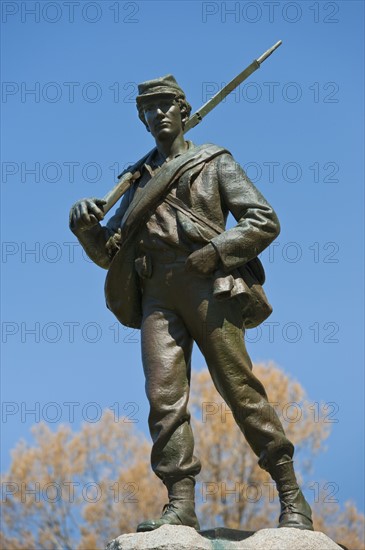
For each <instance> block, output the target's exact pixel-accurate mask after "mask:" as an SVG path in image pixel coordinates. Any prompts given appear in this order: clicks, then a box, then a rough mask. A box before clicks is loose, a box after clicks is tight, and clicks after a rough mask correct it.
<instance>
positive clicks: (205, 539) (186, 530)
mask: <svg viewBox="0 0 365 550" xmlns="http://www.w3.org/2000/svg"><path fill="white" fill-rule="evenodd" d="M341 548H344V547H341V546H339V545H338V544H336V543H335V542H333V541H332V540H331V539H330V538H328V537H327V536H326V535H324V534H323V533H320V532H319V531H302V530H300V529H288V528H284V527H283V528H281V529H262V530H261V531H256V532H254V531H239V530H236V529H225V528H216V529H210V530H208V531H200V532H199V533H198V532H197V531H195V529H192V528H191V527H184V526H175V525H163V526H162V527H159V528H158V529H156V530H155V531H150V532H149V533H130V534H128V535H121V536H120V537H118V538H116V539H114V540H112V541H111V542H109V544H108V545H107V547H106V550H235V549H237V550H238V549H239V550H246V549H247V550H294V549H295V550H341Z"/></svg>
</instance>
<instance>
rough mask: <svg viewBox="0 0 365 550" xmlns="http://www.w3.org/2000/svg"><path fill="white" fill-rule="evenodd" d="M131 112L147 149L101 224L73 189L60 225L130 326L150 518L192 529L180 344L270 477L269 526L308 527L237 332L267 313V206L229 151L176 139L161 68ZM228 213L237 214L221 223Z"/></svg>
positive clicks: (280, 439)
mask: <svg viewBox="0 0 365 550" xmlns="http://www.w3.org/2000/svg"><path fill="white" fill-rule="evenodd" d="M138 90H139V95H138V97H137V108H138V114H139V118H140V119H141V121H142V122H143V124H144V125H145V126H146V128H147V130H148V131H149V132H151V134H152V136H153V138H154V139H155V142H156V148H155V149H153V150H152V151H151V153H150V154H149V155H148V156H147V157H144V159H143V160H142V161H141V163H140V164H139V166H138V171H137V170H136V167H134V169H135V173H136V177H135V178H134V181H133V182H132V184H131V185H130V187H129V189H128V191H127V192H126V193H125V195H124V197H123V199H122V201H121V204H120V206H119V207H118V209H117V210H116V212H115V214H114V215H113V216H112V217H111V219H110V220H109V221H108V223H107V224H106V225H105V226H102V225H101V224H100V221H101V220H102V219H103V217H104V211H103V207H104V205H105V204H106V201H105V200H102V199H83V200H81V201H79V202H77V203H76V204H75V205H74V206H73V207H72V209H71V212H70V228H71V230H72V231H73V233H74V234H75V235H76V236H77V238H78V239H79V241H80V243H81V244H82V246H83V247H84V249H85V251H86V252H87V254H88V255H89V257H90V258H91V259H92V260H93V261H94V262H95V263H96V264H97V265H99V266H101V267H103V268H105V269H108V274H107V278H106V283H105V295H106V301H107V306H108V307H109V309H110V310H111V311H112V312H113V313H114V314H115V315H116V316H117V318H118V319H119V320H120V322H121V323H123V324H125V325H126V326H131V327H137V328H140V330H141V347H142V361H143V368H144V373H145V377H146V393H147V397H148V400H149V403H150V415H149V428H150V432H151V437H152V440H153V447H152V454H151V464H152V468H153V471H154V472H155V474H156V475H157V476H158V477H159V478H160V479H161V480H162V481H163V483H164V485H165V486H166V488H167V492H168V503H167V504H166V505H165V507H164V509H163V511H162V515H161V517H160V518H158V519H151V520H146V521H144V522H142V523H140V524H139V525H138V527H137V531H150V530H153V529H156V528H158V527H160V526H161V525H163V524H166V523H167V524H173V525H187V526H191V527H194V528H195V529H199V522H198V519H197V517H196V514H195V505H194V487H195V476H196V475H197V474H198V473H199V472H200V469H201V464H200V461H199V459H198V458H197V457H196V456H195V455H194V440H193V433H192V430H191V426H190V414H189V411H188V398H189V384H190V369H191V354H192V346H193V342H194V341H195V342H196V343H197V345H198V346H199V348H200V350H201V352H202V354H203V355H204V357H205V359H206V363H207V365H208V369H209V371H210V374H211V377H212V379H213V382H214V384H215V386H216V388H217V390H218V391H219V393H220V394H221V396H222V397H223V399H224V400H225V402H226V403H227V404H228V406H229V407H230V409H231V411H232V413H233V415H234V418H235V420H236V422H237V424H238V426H239V427H240V429H241V431H242V433H243V434H244V435H245V437H246V439H247V441H248V443H249V444H250V446H251V448H252V450H253V451H254V453H255V454H256V455H257V457H258V459H259V464H260V466H261V467H262V468H264V469H265V470H267V471H268V472H269V473H270V475H271V477H272V478H273V480H274V481H275V482H276V485H277V488H278V492H279V498H280V503H281V514H280V518H279V527H295V528H299V529H310V530H312V529H313V525H312V519H311V509H310V506H309V505H308V503H307V502H306V500H305V498H304V496H303V494H302V492H301V490H300V488H299V487H298V484H297V481H296V477H295V473H294V469H293V461H292V457H293V453H294V447H293V445H292V443H291V442H290V441H289V440H288V439H287V438H286V436H285V433H284V430H283V428H282V425H281V423H280V420H279V419H278V417H277V415H276V413H275V411H274V410H273V409H272V407H271V406H270V405H269V404H268V400H267V396H266V393H265V390H264V388H263V386H262V384H261V382H260V381H259V380H258V379H257V378H256V377H255V375H254V374H253V372H252V363H251V360H250V358H249V356H248V354H247V351H246V347H245V342H244V330H245V328H247V327H251V326H257V324H259V323H260V322H262V321H263V320H264V319H265V318H266V317H267V316H268V315H269V314H270V312H271V307H270V305H269V304H268V302H267V298H266V296H265V293H264V292H263V289H262V284H263V282H264V272H263V268H262V266H261V263H260V261H259V260H258V258H257V256H258V254H260V253H261V252H262V251H263V250H264V249H265V248H266V247H267V246H269V244H270V243H271V242H272V241H273V240H274V239H275V238H276V237H277V235H278V234H279V230H280V228H279V221H278V219H277V216H276V214H275V212H274V211H273V209H272V208H271V206H270V205H269V204H268V203H267V201H266V200H265V198H264V197H263V196H262V195H261V193H260V192H259V191H258V190H257V189H256V188H255V186H254V185H253V184H252V182H251V181H250V180H249V179H248V178H247V176H246V174H245V173H244V171H243V170H242V168H241V167H240V166H239V165H238V164H237V163H236V162H235V161H234V159H233V158H232V156H231V154H230V153H229V151H227V150H225V149H224V148H222V147H218V146H216V145H212V144H204V145H200V146H196V145H194V144H193V143H192V142H191V141H186V140H185V139H184V126H185V125H186V123H187V121H188V120H189V115H190V111H191V107H190V105H189V103H188V102H187V100H186V97H185V94H184V92H183V90H182V89H181V88H180V86H179V85H178V83H177V82H176V80H175V78H174V77H173V76H172V75H167V76H164V77H161V78H157V79H155V80H150V81H147V82H144V83H142V84H140V85H139V87H138ZM229 212H231V213H232V214H233V216H234V217H235V219H236V221H237V224H236V226H235V227H233V228H232V229H229V230H226V229H225V224H226V220H227V216H228V214H229Z"/></svg>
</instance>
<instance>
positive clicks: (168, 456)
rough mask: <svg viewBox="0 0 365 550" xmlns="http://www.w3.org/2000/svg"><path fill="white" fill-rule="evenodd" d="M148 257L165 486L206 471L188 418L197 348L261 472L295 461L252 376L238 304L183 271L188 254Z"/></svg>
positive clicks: (154, 418) (155, 424) (156, 429)
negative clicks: (271, 464) (271, 463)
mask: <svg viewBox="0 0 365 550" xmlns="http://www.w3.org/2000/svg"><path fill="white" fill-rule="evenodd" d="M150 257H151V259H152V270H151V271H152V273H150V274H149V278H143V279H141V286H142V310H143V320H142V325H141V347H142V363H143V369H144V374H145V380H146V395H147V398H148V400H149V404H150V413H149V418H148V424H149V429H150V433H151V437H152V442H153V445H152V452H151V466H152V469H153V471H154V472H155V474H156V475H157V476H158V477H159V478H160V479H162V480H163V481H166V480H171V479H181V478H184V477H186V476H196V475H197V474H198V473H199V472H200V469H201V463H200V460H199V459H198V458H197V457H196V456H195V454H194V438H193V433H192V429H191V425H190V413H189V410H188V400H189V389H190V373H191V355H192V348H193V342H194V341H195V342H196V344H197V345H198V347H199V349H200V351H201V353H202V354H203V356H204V358H205V360H206V363H207V366H208V369H209V372H210V375H211V377H212V380H213V383H214V385H215V387H216V389H217V390H218V392H219V394H220V395H221V396H222V398H223V399H224V401H225V402H226V403H227V405H228V406H229V408H230V409H231V411H232V414H233V416H234V419H235V421H236V423H237V424H238V426H239V428H240V429H241V431H242V433H243V434H244V436H245V437H246V440H247V442H248V444H249V445H250V447H251V448H252V450H253V452H254V453H255V454H256V455H257V456H258V457H259V464H260V466H261V467H262V468H265V469H266V467H265V466H266V464H267V461H268V460H269V459H270V458H271V457H272V456H273V455H274V454H275V455H277V456H280V455H282V454H284V453H285V454H288V455H289V456H293V453H294V447H293V445H292V443H291V442H290V441H289V440H288V439H287V438H286V436H285V433H284V430H283V427H282V425H281V422H280V420H279V418H278V416H277V414H276V412H275V411H274V409H273V408H272V407H271V405H270V404H269V403H268V398H267V395H266V392H265V389H264V387H263V385H262V384H261V382H260V381H259V380H258V379H257V378H256V376H255V375H254V374H253V372H252V363H251V360H250V357H249V355H248V353H247V350H246V346H245V342H244V329H243V320H242V313H241V308H240V304H239V302H238V301H237V300H235V299H230V300H225V301H217V300H216V298H214V297H213V294H212V291H213V288H212V287H213V283H212V278H213V277H207V278H202V277H200V276H198V275H195V274H193V273H192V272H187V270H186V269H185V260H186V258H187V254H186V255H184V254H181V255H180V257H178V256H177V255H176V254H174V255H173V256H172V257H171V260H169V258H168V254H167V255H166V254H165V255H161V253H159V254H157V253H156V254H153V253H152V255H151V256H150ZM161 258H163V260H161Z"/></svg>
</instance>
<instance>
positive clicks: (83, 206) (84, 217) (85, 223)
mask: <svg viewBox="0 0 365 550" xmlns="http://www.w3.org/2000/svg"><path fill="white" fill-rule="evenodd" d="M104 204H106V201H105V200H103V199H95V198H92V199H81V200H79V201H77V202H76V203H75V204H74V205H73V206H72V207H71V210H70V229H71V231H85V230H87V229H91V228H92V227H93V226H94V225H97V224H98V223H99V221H101V220H102V219H103V218H104V211H103V205H104Z"/></svg>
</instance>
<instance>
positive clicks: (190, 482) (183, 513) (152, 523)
mask: <svg viewBox="0 0 365 550" xmlns="http://www.w3.org/2000/svg"><path fill="white" fill-rule="evenodd" d="M165 485H166V487H167V490H168V496H169V502H168V504H165V506H164V507H163V510H162V515H161V517H160V518H159V519H150V520H147V521H143V522H142V523H140V524H139V525H138V527H137V533H140V532H143V531H153V530H154V529H157V528H158V527H161V525H166V524H168V525H187V526H188V527H194V529H196V530H197V531H199V529H200V525H199V521H198V518H197V517H196V514H195V491H194V488H195V478H194V477H193V476H190V477H185V478H183V479H179V480H178V481H172V482H165Z"/></svg>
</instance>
